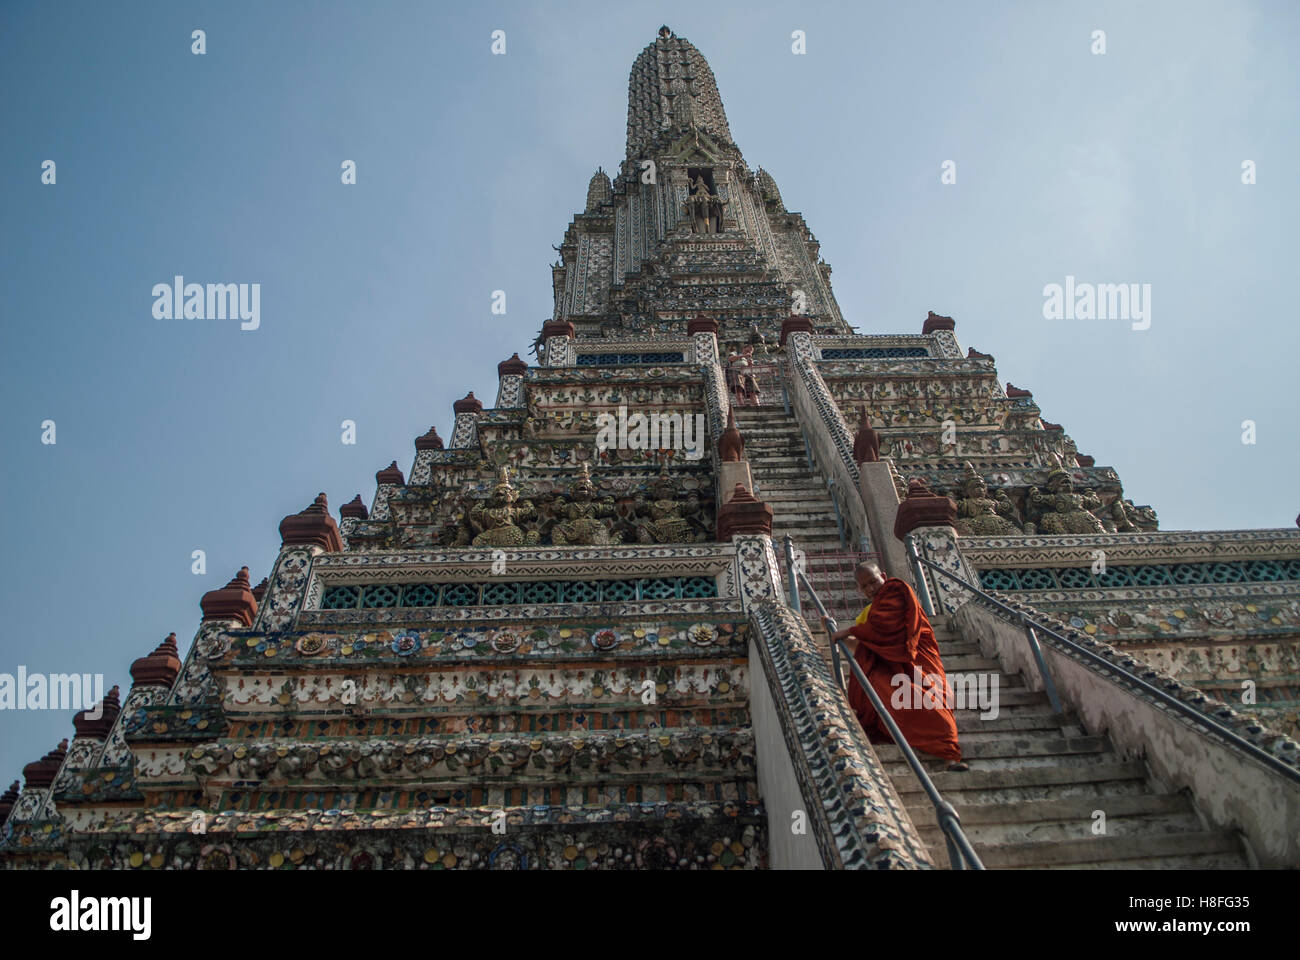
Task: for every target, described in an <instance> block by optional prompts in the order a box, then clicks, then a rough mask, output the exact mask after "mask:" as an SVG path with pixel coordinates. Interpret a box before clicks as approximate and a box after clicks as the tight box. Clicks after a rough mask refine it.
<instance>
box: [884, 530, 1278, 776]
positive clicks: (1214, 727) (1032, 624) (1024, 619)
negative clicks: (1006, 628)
mask: <svg viewBox="0 0 1300 960" xmlns="http://www.w3.org/2000/svg"><path fill="white" fill-rule="evenodd" d="M907 552H908V556H909V557H910V558H911V559H912V560H913V561H915V562H916V564H918V565H919V564H924V565H925V566H927V567H930V568H931V569H933V570H937V571H938V572H939V573H941V574H943V575H944V576H945V577H947V578H948V579H949V580H952V581H955V582H956V583H957V584H958V585H960V586H961V587H963V588H964V589H966V590H969V591H970V592H971V593H973V594H974V595H975V596H976V597H977V598H978V599H979V600H980V602H982V603H984V604H985V605H986V606H990V607H992V608H993V610H994V612H995V613H997V614H999V615H1001V616H1002V618H1003V619H1004V620H1009V621H1011V622H1012V623H1020V624H1022V625H1023V626H1024V627H1025V629H1026V632H1027V633H1028V635H1029V638H1030V643H1031V644H1032V645H1033V647H1034V653H1035V655H1036V657H1037V658H1038V665H1039V669H1040V670H1042V671H1043V674H1044V677H1045V678H1046V679H1047V680H1048V681H1049V682H1050V679H1051V678H1050V677H1048V676H1047V665H1046V663H1045V662H1044V660H1043V655H1042V650H1041V649H1040V648H1039V647H1038V638H1037V636H1036V635H1035V631H1036V630H1041V631H1042V632H1043V633H1045V634H1047V635H1048V636H1049V637H1051V638H1052V639H1053V640H1055V641H1056V642H1057V643H1059V644H1062V645H1063V646H1065V647H1066V648H1068V649H1069V650H1070V652H1071V653H1074V654H1077V655H1078V656H1081V657H1083V658H1084V659H1085V660H1087V661H1088V662H1090V663H1092V664H1094V665H1096V666H1098V667H1100V668H1102V669H1104V670H1107V671H1111V672H1114V673H1119V674H1122V675H1123V677H1124V679H1125V680H1126V681H1127V682H1129V683H1131V684H1133V685H1134V686H1136V687H1137V688H1138V689H1139V690H1141V691H1142V692H1143V693H1145V694H1147V695H1149V696H1152V697H1155V698H1156V699H1157V700H1158V701H1160V703H1161V705H1162V706H1165V707H1168V708H1169V709H1170V710H1172V711H1173V712H1174V713H1177V714H1179V715H1180V716H1183V717H1185V718H1187V719H1189V720H1192V721H1194V722H1195V723H1197V724H1199V725H1201V726H1202V727H1205V728H1208V730H1209V731H1210V732H1211V733H1213V734H1214V735H1216V736H1218V737H1221V738H1222V739H1224V740H1226V741H1227V742H1228V745H1229V746H1232V747H1235V748H1236V749H1238V750H1240V751H1242V752H1244V753H1245V754H1247V755H1248V756H1250V757H1252V758H1253V759H1255V760H1258V761H1259V762H1260V763H1262V764H1264V765H1265V766H1266V767H1268V768H1269V769H1271V770H1273V771H1274V772H1275V773H1280V774H1282V775H1283V776H1284V777H1286V778H1287V779H1288V780H1291V781H1292V782H1294V783H1297V784H1300V769H1297V768H1296V767H1293V766H1292V765H1290V764H1289V763H1287V762H1286V761H1285V760H1282V759H1281V758H1279V757H1275V756H1274V755H1273V754H1271V753H1269V752H1268V751H1267V750H1264V749H1263V748H1261V747H1259V746H1256V745H1255V744H1253V743H1251V742H1250V741H1249V740H1247V739H1246V738H1245V737H1243V736H1242V735H1241V734H1239V733H1237V731H1235V730H1233V729H1232V728H1231V727H1228V726H1225V725H1224V724H1222V723H1220V722H1219V721H1218V720H1215V719H1214V718H1213V717H1211V716H1209V715H1207V714H1205V713H1203V712H1201V711H1200V710H1198V709H1196V708H1195V707H1193V706H1190V705H1188V704H1186V703H1184V702H1183V701H1182V700H1180V699H1178V698H1177V697H1175V696H1173V695H1172V694H1170V693H1167V692H1166V691H1164V690H1161V689H1160V688H1159V687H1157V686H1156V685H1155V684H1153V683H1151V682H1149V681H1147V680H1144V679H1143V678H1142V677H1140V676H1138V675H1137V674H1136V673H1134V672H1133V671H1132V670H1130V669H1129V668H1128V667H1126V666H1123V665H1122V664H1118V663H1113V662H1112V661H1110V660H1107V659H1106V658H1105V657H1103V656H1102V655H1101V654H1099V653H1096V652H1094V651H1092V650H1089V649H1088V648H1087V647H1085V646H1084V645H1083V644H1081V643H1079V642H1078V641H1076V640H1071V639H1070V638H1069V637H1067V636H1064V635H1063V634H1060V633H1057V632H1056V631H1055V630H1053V629H1052V628H1051V627H1048V626H1045V625H1044V624H1043V623H1042V622H1041V621H1040V620H1036V619H1035V618H1033V617H1031V616H1030V615H1029V614H1027V613H1025V612H1024V611H1023V610H1015V609H1013V608H1012V607H1009V606H1007V605H1006V604H1005V603H1003V602H1002V601H1001V600H999V599H997V597H994V596H992V595H991V594H988V593H986V592H985V591H984V590H983V589H981V588H980V587H977V586H975V585H974V584H972V583H970V582H969V581H968V580H966V578H964V577H959V576H957V575H956V574H955V573H953V572H952V571H950V570H945V569H944V568H943V567H941V566H940V565H939V564H937V563H934V562H933V561H931V560H926V559H924V558H923V557H921V556H919V555H917V553H916V550H915V547H914V546H913V544H912V541H911V539H910V538H909V539H908V541H907ZM917 569H918V570H919V569H920V567H919V566H918V567H917ZM1055 692H1056V691H1055V687H1053V688H1051V694H1050V695H1052V696H1054V695H1055ZM1057 709H1058V710H1059V706H1058V707H1057Z"/></svg>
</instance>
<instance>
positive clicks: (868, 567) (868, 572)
mask: <svg viewBox="0 0 1300 960" xmlns="http://www.w3.org/2000/svg"><path fill="white" fill-rule="evenodd" d="M853 577H854V579H855V580H857V581H858V590H859V592H861V594H862V595H863V596H864V597H866V598H867V599H868V600H870V599H871V598H872V597H874V596H875V595H876V591H877V590H879V589H880V588H881V587H882V586H884V583H885V575H884V574H883V573H881V572H880V566H879V564H876V563H873V562H872V561H870V560H864V561H863V562H862V563H859V564H858V566H857V569H856V570H854V571H853Z"/></svg>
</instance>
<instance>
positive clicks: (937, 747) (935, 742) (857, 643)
mask: <svg viewBox="0 0 1300 960" xmlns="http://www.w3.org/2000/svg"><path fill="white" fill-rule="evenodd" d="M854 578H855V579H856V580H857V583H858V592H859V593H861V594H862V596H863V598H864V599H865V600H866V601H867V606H866V607H865V608H864V609H863V611H862V613H860V614H859V615H858V619H857V622H856V623H854V625H853V626H851V627H848V628H846V629H844V630H840V631H837V632H836V633H835V634H834V636H833V639H835V640H843V641H845V643H846V645H847V646H848V647H849V648H850V649H851V650H852V651H853V659H854V660H856V661H857V664H858V666H859V667H861V668H862V672H863V674H865V675H866V678H867V680H868V681H869V682H870V683H871V686H872V687H873V688H874V689H875V691H876V694H877V696H879V697H880V700H881V702H882V703H884V705H885V707H886V709H888V710H889V713H890V715H891V716H892V717H893V718H894V722H895V723H897V724H898V728H899V729H900V730H901V731H902V733H903V737H904V738H905V739H906V740H907V742H908V744H910V745H911V747H912V749H914V750H919V751H921V752H923V753H928V754H931V755H933V756H937V757H942V758H943V759H945V760H947V761H949V765H948V769H949V770H951V771H954V772H959V771H963V770H969V769H970V766H969V764H967V763H965V762H964V761H963V760H962V758H961V747H960V745H958V743H957V720H956V718H955V717H954V716H953V713H952V707H951V695H950V690H951V688H950V687H949V685H948V676H947V674H946V673H945V672H944V669H943V661H942V660H940V659H939V645H938V644H937V643H935V640H934V629H933V628H932V627H931V626H930V621H929V619H927V618H926V615H925V611H923V610H922V609H921V602H920V601H919V600H918V599H917V596H916V594H915V593H914V592H913V591H912V588H911V587H909V586H908V585H907V584H906V583H904V582H903V581H902V580H899V579H896V578H894V577H890V578H889V579H886V578H885V576H884V574H882V573H881V572H880V567H878V566H876V564H874V563H861V564H858V568H857V570H855V571H854ZM900 704H901V706H900ZM849 706H851V707H852V708H853V712H854V713H856V714H857V715H858V720H859V721H860V722H861V723H862V729H863V730H865V731H866V733H867V737H868V739H870V740H871V742H872V743H892V742H893V740H892V738H891V737H890V735H889V729H888V728H887V727H886V726H885V724H884V722H883V721H882V720H881V719H880V717H879V716H877V715H876V710H875V708H874V707H873V706H872V705H871V701H870V699H868V697H867V695H866V693H865V692H864V691H863V690H862V687H861V685H860V684H859V683H858V680H857V677H855V676H853V675H852V674H850V679H849Z"/></svg>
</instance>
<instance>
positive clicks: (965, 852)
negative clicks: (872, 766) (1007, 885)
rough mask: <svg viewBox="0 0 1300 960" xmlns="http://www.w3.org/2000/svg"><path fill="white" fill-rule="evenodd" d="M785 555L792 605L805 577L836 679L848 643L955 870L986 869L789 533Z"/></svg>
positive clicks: (856, 671)
mask: <svg viewBox="0 0 1300 960" xmlns="http://www.w3.org/2000/svg"><path fill="white" fill-rule="evenodd" d="M785 557H786V569H787V570H789V571H790V593H791V596H792V597H793V598H794V602H793V604H792V606H793V607H794V609H795V612H799V581H800V580H802V581H803V585H804V587H805V588H807V590H808V595H809V596H810V597H812V601H813V603H814V604H816V605H817V610H818V612H819V613H820V615H821V620H822V627H823V629H825V630H826V636H827V638H828V639H829V640H830V644H831V662H832V665H833V668H834V671H835V682H836V683H837V684H839V686H840V689H841V690H842V689H844V676H843V673H842V671H841V668H840V649H839V648H840V647H841V646H844V654H845V656H846V657H847V658H848V661H849V668H850V669H851V670H852V671H853V676H854V677H855V678H856V679H857V681H858V685H859V686H860V687H862V689H863V691H865V692H866V694H867V698H868V699H869V700H870V701H871V706H872V707H873V708H874V709H875V711H876V716H878V717H880V719H881V720H883V721H884V723H885V726H886V728H888V730H889V735H890V736H891V737H893V738H894V743H895V744H897V746H898V749H899V752H900V753H902V755H903V759H904V760H906V761H907V765H908V766H909V767H911V768H912V772H913V773H914V774H916V779H917V780H919V781H920V783H921V789H923V790H924V791H925V793H926V796H928V797H929V798H930V802H931V803H932V804H933V805H934V815H935V819H936V820H938V821H939V829H941V830H942V831H943V839H944V842H945V843H946V844H947V846H948V862H949V864H950V865H951V866H952V869H954V870H967V869H970V870H983V869H984V863H983V862H982V861H981V860H980V858H979V855H978V854H977V853H976V852H975V848H974V847H973V846H972V845H971V842H970V838H968V837H967V836H966V831H965V830H963V829H962V825H961V817H960V816H958V814H957V810H956V808H955V807H953V805H952V804H951V803H949V802H948V801H947V800H945V799H944V798H943V795H942V794H940V793H939V789H938V787H936V786H935V785H934V781H933V780H931V779H930V775H929V774H928V773H926V771H925V767H923V766H921V761H920V759H919V758H918V757H917V755H916V751H914V750H913V749H912V747H911V744H909V743H908V742H907V738H906V737H904V736H903V731H902V730H900V729H899V728H898V724H897V723H895V722H894V718H893V717H892V716H891V715H890V713H889V711H888V710H887V709H886V708H885V704H884V702H883V701H882V700H881V699H880V695H879V694H878V693H876V690H875V688H874V687H872V686H871V683H870V682H869V681H868V680H867V677H866V674H864V673H863V672H862V668H861V667H860V666H859V665H858V662H857V660H855V659H854V657H853V654H852V653H851V652H850V651H849V648H848V646H847V645H845V644H844V641H843V640H836V639H835V632H836V630H837V629H838V628H839V625H838V624H837V623H836V621H835V618H834V617H832V616H831V615H830V614H829V613H827V612H826V605H825V604H824V603H822V599H821V597H819V596H818V595H817V591H816V590H815V589H814V588H813V585H812V584H811V583H809V582H808V575H807V574H806V573H804V571H802V570H799V569H796V568H795V565H794V539H793V538H792V537H791V536H790V535H789V534H787V535H786V537H785Z"/></svg>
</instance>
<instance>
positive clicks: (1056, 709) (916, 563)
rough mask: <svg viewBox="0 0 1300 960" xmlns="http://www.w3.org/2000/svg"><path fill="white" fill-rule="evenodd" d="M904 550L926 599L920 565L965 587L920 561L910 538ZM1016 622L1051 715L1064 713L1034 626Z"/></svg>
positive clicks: (1021, 619)
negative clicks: (1018, 624)
mask: <svg viewBox="0 0 1300 960" xmlns="http://www.w3.org/2000/svg"><path fill="white" fill-rule="evenodd" d="M905 548H906V550H907V559H908V561H909V562H910V563H911V564H912V570H913V572H914V573H915V574H916V583H917V586H919V587H920V588H921V590H922V591H924V593H925V595H926V598H927V599H928V598H929V594H930V587H929V584H927V583H926V581H925V571H924V570H922V569H921V564H925V565H926V566H927V567H934V569H936V570H938V571H939V572H940V573H942V574H943V575H944V576H947V577H951V578H952V579H954V580H956V581H957V582H958V583H961V584H963V585H967V584H966V581H965V580H963V579H962V578H961V577H958V576H956V575H955V574H953V573H952V572H950V571H948V570H945V569H944V568H943V567H941V566H940V565H939V564H937V563H934V562H933V561H930V560H924V559H922V558H921V555H920V554H918V553H917V552H916V544H915V543H914V542H913V541H912V540H911V538H908V539H907V541H906V544H905ZM967 586H969V585H967ZM995 602H996V601H995ZM930 607H931V610H933V604H931V605H930ZM1008 609H1010V608H1008ZM930 616H934V614H933V612H932V613H930ZM1018 620H1019V623H1020V625H1021V626H1022V627H1023V628H1024V631H1025V637H1026V638H1027V639H1028V640H1029V649H1030V650H1031V651H1032V652H1033V654H1034V662H1036V663H1037V664H1038V675H1039V676H1040V677H1042V678H1043V691H1044V692H1045V693H1046V694H1047V702H1048V703H1049V704H1051V707H1052V712H1053V713H1064V712H1065V711H1064V710H1063V709H1062V708H1061V695H1060V694H1059V693H1057V692H1056V682H1055V681H1054V680H1052V675H1051V674H1050V673H1049V672H1048V670H1047V659H1046V658H1045V657H1044V656H1043V647H1042V645H1041V644H1040V643H1039V642H1038V634H1037V633H1035V632H1034V624H1033V623H1031V622H1030V620H1029V618H1028V617H1026V616H1025V615H1024V614H1023V613H1022V614H1020V615H1019V618H1018Z"/></svg>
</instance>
